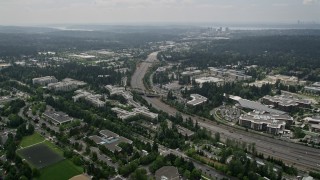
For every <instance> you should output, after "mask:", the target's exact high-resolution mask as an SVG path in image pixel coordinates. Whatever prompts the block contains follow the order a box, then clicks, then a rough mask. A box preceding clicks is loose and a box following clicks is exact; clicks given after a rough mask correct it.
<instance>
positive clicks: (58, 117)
mask: <svg viewBox="0 0 320 180" xmlns="http://www.w3.org/2000/svg"><path fill="white" fill-rule="evenodd" d="M43 114H44V115H45V116H47V117H49V118H50V119H52V120H53V121H56V122H57V123H64V122H68V121H72V119H73V118H71V117H70V116H68V115H67V114H66V113H63V112H57V111H54V110H47V111H45V112H44V113H43Z"/></svg>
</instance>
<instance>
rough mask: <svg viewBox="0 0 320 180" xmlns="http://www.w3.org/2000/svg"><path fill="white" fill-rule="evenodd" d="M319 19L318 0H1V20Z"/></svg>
mask: <svg viewBox="0 0 320 180" xmlns="http://www.w3.org/2000/svg"><path fill="white" fill-rule="evenodd" d="M298 21H300V22H306V23H311V22H315V23H318V24H320V0H0V25H26V24H34V25H35V24H125V23H137V24H139V23H160V22H162V23H163V22H169V23H196V22H221V23H293V24H294V23H297V22H298Z"/></svg>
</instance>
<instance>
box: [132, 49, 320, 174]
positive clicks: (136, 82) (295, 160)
mask: <svg viewBox="0 0 320 180" xmlns="http://www.w3.org/2000/svg"><path fill="white" fill-rule="evenodd" d="M156 61H158V60H157V52H154V53H151V54H150V55H149V56H148V58H147V59H146V60H145V61H144V62H142V63H140V64H139V65H138V66H137V69H136V71H135V73H134V74H133V76H132V78H131V87H132V88H136V89H141V90H146V89H145V87H144V84H143V77H144V75H145V74H146V72H147V70H148V69H149V68H150V67H151V66H152V65H153V62H156ZM144 99H146V101H147V102H148V103H149V104H152V106H153V107H154V108H156V109H158V110H162V111H164V112H167V113H168V114H170V115H173V116H175V114H176V113H177V112H178V110H176V109H175V108H173V107H170V106H169V105H167V104H165V103H163V102H162V101H161V100H160V99H159V98H148V97H144ZM181 115H182V116H183V117H184V118H189V117H190V118H192V119H193V120H194V121H198V123H199V125H200V126H201V127H204V128H206V129H207V130H210V131H211V132H212V134H214V133H216V132H219V133H220V134H221V138H222V139H227V138H229V139H234V140H237V141H241V142H246V143H248V144H249V143H255V146H256V149H257V151H258V152H261V153H263V154H264V155H265V156H272V157H274V158H276V159H281V160H283V161H284V162H286V163H287V164H293V165H295V166H297V167H299V168H302V169H305V170H310V169H317V170H320V150H319V149H315V148H311V147H307V146H303V145H300V144H295V143H290V142H286V141H282V140H278V139H273V138H270V137H266V136H263V135H259V134H256V133H249V132H245V131H243V130H239V129H236V128H234V127H231V126H226V125H223V124H217V123H216V122H213V121H210V120H208V119H205V118H202V117H199V116H190V115H187V114H184V113H181Z"/></svg>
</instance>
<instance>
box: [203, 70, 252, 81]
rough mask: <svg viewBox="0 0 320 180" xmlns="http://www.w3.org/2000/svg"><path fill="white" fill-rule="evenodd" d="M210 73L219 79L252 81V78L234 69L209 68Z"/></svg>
mask: <svg viewBox="0 0 320 180" xmlns="http://www.w3.org/2000/svg"><path fill="white" fill-rule="evenodd" d="M208 69H209V71H210V73H211V74H212V75H214V76H218V77H229V78H230V79H231V80H232V81H244V80H250V79H252V76H249V75H246V74H245V73H244V72H243V71H238V70H233V69H220V68H215V67H208Z"/></svg>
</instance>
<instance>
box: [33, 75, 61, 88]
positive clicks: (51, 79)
mask: <svg viewBox="0 0 320 180" xmlns="http://www.w3.org/2000/svg"><path fill="white" fill-rule="evenodd" d="M56 82H58V80H57V79H56V78H55V77H54V76H45V77H39V78H33V79H32V84H34V85H36V84H39V85H41V86H45V85H47V84H50V83H56Z"/></svg>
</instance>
